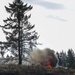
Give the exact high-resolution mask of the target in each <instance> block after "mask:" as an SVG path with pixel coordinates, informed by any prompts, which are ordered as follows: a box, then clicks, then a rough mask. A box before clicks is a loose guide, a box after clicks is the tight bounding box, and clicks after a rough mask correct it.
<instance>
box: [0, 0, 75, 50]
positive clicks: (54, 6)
mask: <svg viewBox="0 0 75 75" xmlns="http://www.w3.org/2000/svg"><path fill="white" fill-rule="evenodd" d="M12 1H13V0H7V1H6V0H1V1H0V24H2V25H3V19H6V17H7V15H8V14H7V13H6V11H5V8H4V5H7V6H8V2H9V3H10V2H12ZM23 1H24V2H26V3H29V4H31V5H32V6H33V9H32V10H31V11H30V12H28V13H30V14H31V18H30V22H31V24H35V28H34V29H35V30H36V31H37V32H38V33H39V35H40V38H39V39H38V42H40V43H42V46H38V47H39V48H45V47H49V48H51V49H54V50H55V51H62V50H64V51H67V50H68V49H69V48H72V49H73V50H75V0H23ZM0 33H1V34H0V40H5V37H4V34H2V30H1V29H0Z"/></svg>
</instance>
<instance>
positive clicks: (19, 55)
mask: <svg viewBox="0 0 75 75" xmlns="http://www.w3.org/2000/svg"><path fill="white" fill-rule="evenodd" d="M18 28H19V34H18V58H19V62H18V64H19V65H21V64H22V54H21V48H20V47H21V45H20V39H21V38H20V20H18Z"/></svg>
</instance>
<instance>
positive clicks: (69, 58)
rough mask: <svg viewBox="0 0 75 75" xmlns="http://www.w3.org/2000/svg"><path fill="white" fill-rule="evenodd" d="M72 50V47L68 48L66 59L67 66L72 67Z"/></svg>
mask: <svg viewBox="0 0 75 75" xmlns="http://www.w3.org/2000/svg"><path fill="white" fill-rule="evenodd" d="M74 58H75V57H74V52H73V50H72V49H69V50H68V59H67V61H68V67H69V68H72V67H73V64H74V61H75V60H74Z"/></svg>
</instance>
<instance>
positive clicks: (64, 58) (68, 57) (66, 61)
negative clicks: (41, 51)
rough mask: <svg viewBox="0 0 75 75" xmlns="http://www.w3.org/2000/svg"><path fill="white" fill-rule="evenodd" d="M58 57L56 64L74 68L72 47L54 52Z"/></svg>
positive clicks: (74, 61) (74, 60)
mask: <svg viewBox="0 0 75 75" xmlns="http://www.w3.org/2000/svg"><path fill="white" fill-rule="evenodd" d="M56 54H57V57H58V59H59V62H58V65H59V66H63V67H68V68H75V53H74V51H73V49H68V51H67V52H64V51H63V50H62V52H56Z"/></svg>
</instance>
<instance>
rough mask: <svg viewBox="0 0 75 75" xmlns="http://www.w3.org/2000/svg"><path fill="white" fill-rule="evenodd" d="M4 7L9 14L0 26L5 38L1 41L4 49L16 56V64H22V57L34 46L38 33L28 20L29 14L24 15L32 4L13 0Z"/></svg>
mask: <svg viewBox="0 0 75 75" xmlns="http://www.w3.org/2000/svg"><path fill="white" fill-rule="evenodd" d="M5 9H6V11H7V12H8V13H10V16H9V17H8V18H7V19H6V20H4V23H5V25H4V26H0V27H1V28H2V30H3V32H4V33H5V34H6V39H7V42H2V43H3V44H4V48H6V50H8V51H10V52H11V53H12V54H13V55H14V56H16V57H18V60H19V62H18V64H22V60H23V58H24V57H25V56H27V55H29V54H30V51H31V50H32V49H33V47H36V44H37V41H36V40H37V39H38V33H37V32H36V31H35V30H32V29H33V28H34V27H35V25H31V23H30V22H28V19H29V18H30V17H31V15H29V16H27V15H26V13H27V12H28V11H30V10H31V9H32V6H31V5H29V6H28V5H27V4H24V3H23V2H22V1H21V0H14V2H13V3H12V4H10V3H9V7H6V6H5Z"/></svg>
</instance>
